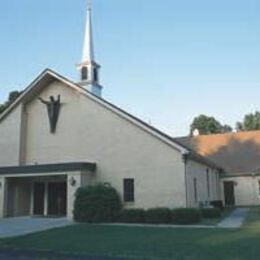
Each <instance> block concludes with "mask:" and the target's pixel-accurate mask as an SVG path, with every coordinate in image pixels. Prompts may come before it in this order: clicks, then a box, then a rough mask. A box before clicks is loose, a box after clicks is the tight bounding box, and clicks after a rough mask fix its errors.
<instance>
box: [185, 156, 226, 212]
mask: <svg viewBox="0 0 260 260" xmlns="http://www.w3.org/2000/svg"><path fill="white" fill-rule="evenodd" d="M207 169H208V170H209V171H208V172H209V193H208V185H207ZM186 178H187V206H188V207H197V206H198V205H199V202H205V201H212V200H219V199H221V196H220V190H219V188H220V187H219V174H218V172H217V170H215V169H212V168H210V167H207V166H205V165H203V164H201V163H198V162H195V161H191V160H188V161H187V164H186ZM195 178H196V180H197V202H196V201H195V192H194V179H195Z"/></svg>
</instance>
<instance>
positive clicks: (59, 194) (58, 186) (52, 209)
mask: <svg viewBox="0 0 260 260" xmlns="http://www.w3.org/2000/svg"><path fill="white" fill-rule="evenodd" d="M66 214H67V184H66V183H65V182H61V183H59V182H56V183H54V182H53V183H49V184H48V215H51V216H66Z"/></svg>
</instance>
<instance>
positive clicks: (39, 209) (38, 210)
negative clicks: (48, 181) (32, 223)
mask: <svg viewBox="0 0 260 260" xmlns="http://www.w3.org/2000/svg"><path fill="white" fill-rule="evenodd" d="M44 186H45V185H44V183H34V189H33V193H34V194H33V195H34V197H33V198H34V199H33V214H34V215H41V216H42V215H44Z"/></svg>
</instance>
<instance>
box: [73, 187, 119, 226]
mask: <svg viewBox="0 0 260 260" xmlns="http://www.w3.org/2000/svg"><path fill="white" fill-rule="evenodd" d="M120 210H121V202H120V197H119V195H118V193H117V191H116V190H115V189H114V188H112V187H109V186H106V185H103V184H98V185H95V186H87V187H82V188H79V189H78V190H77V192H76V199H75V203H74V219H75V221H77V222H89V223H92V222H93V223H96V222H112V221H114V220H115V219H116V218H117V217H118V215H119V212H120Z"/></svg>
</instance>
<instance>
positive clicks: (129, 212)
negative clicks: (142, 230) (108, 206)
mask: <svg viewBox="0 0 260 260" xmlns="http://www.w3.org/2000/svg"><path fill="white" fill-rule="evenodd" d="M119 221H120V222H123V223H144V221H145V210H143V209H123V210H122V211H121V213H120V216H119Z"/></svg>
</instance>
